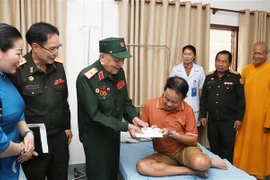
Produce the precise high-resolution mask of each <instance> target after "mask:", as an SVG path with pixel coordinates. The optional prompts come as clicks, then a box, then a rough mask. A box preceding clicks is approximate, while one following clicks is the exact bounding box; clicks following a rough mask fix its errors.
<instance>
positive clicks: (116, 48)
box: [99, 37, 132, 59]
mask: <svg viewBox="0 0 270 180" xmlns="http://www.w3.org/2000/svg"><path fill="white" fill-rule="evenodd" d="M99 52H100V53H104V54H110V55H112V56H114V57H116V58H120V59H124V58H130V57H132V56H131V54H130V53H129V52H128V51H127V48H126V44H125V41H124V38H116V37H110V38H106V39H103V40H100V41H99Z"/></svg>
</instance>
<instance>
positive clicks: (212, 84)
mask: <svg viewBox="0 0 270 180" xmlns="http://www.w3.org/2000/svg"><path fill="white" fill-rule="evenodd" d="M231 63H232V54H231V53H230V52H229V51H225V50H224V51H220V52H219V53H218V54H217V55H216V59H215V67H216V70H215V71H212V72H210V73H208V74H207V76H206V79H205V81H204V85H203V89H202V95H201V99H200V118H201V123H202V125H203V126H204V127H205V126H206V124H208V140H209V143H210V148H211V151H212V152H213V153H215V154H217V155H219V156H220V157H221V158H226V159H227V160H228V161H230V162H232V159H233V149H234V142H235V135H236V131H237V130H239V129H240V128H241V124H242V119H243V115H244V111H245V97H244V87H243V82H242V79H241V75H240V74H239V73H238V72H236V71H234V70H232V69H230V66H231ZM207 113H208V120H207V118H206V117H207ZM207 121H208V122H207Z"/></svg>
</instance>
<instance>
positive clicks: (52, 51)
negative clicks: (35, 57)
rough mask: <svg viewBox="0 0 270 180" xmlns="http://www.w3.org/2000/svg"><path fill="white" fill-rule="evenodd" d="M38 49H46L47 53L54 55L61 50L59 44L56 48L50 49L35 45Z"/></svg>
mask: <svg viewBox="0 0 270 180" xmlns="http://www.w3.org/2000/svg"><path fill="white" fill-rule="evenodd" d="M37 44H38V45H39V46H40V47H42V48H43V49H46V50H47V51H49V52H50V53H52V54H54V53H56V52H59V51H60V50H61V49H62V45H61V44H60V45H59V46H58V47H51V48H49V49H48V48H46V47H44V46H43V45H41V44H39V43H37Z"/></svg>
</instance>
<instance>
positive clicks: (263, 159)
mask: <svg viewBox="0 0 270 180" xmlns="http://www.w3.org/2000/svg"><path fill="white" fill-rule="evenodd" d="M252 58H253V63H251V64H249V65H247V66H246V67H245V68H244V69H243V71H242V77H243V83H244V90H245V98H246V111H245V114H244V119H243V124H242V127H241V129H240V130H239V131H238V133H237V136H236V141H235V148H234V160H233V164H234V165H235V166H236V167H238V168H240V169H242V170H243V171H246V172H247V173H249V174H251V175H254V176H255V177H256V178H257V179H265V178H266V176H269V175H270V64H269V63H268V62H267V61H266V59H267V45H266V43H264V42H257V43H255V44H254V46H253V54H252Z"/></svg>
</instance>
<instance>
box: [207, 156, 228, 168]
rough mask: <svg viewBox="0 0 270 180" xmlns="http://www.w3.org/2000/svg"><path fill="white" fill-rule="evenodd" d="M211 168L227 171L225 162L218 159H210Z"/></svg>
mask: <svg viewBox="0 0 270 180" xmlns="http://www.w3.org/2000/svg"><path fill="white" fill-rule="evenodd" d="M211 162H212V167H214V168H218V169H228V166H227V164H226V162H225V161H224V160H222V159H219V158H211Z"/></svg>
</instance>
